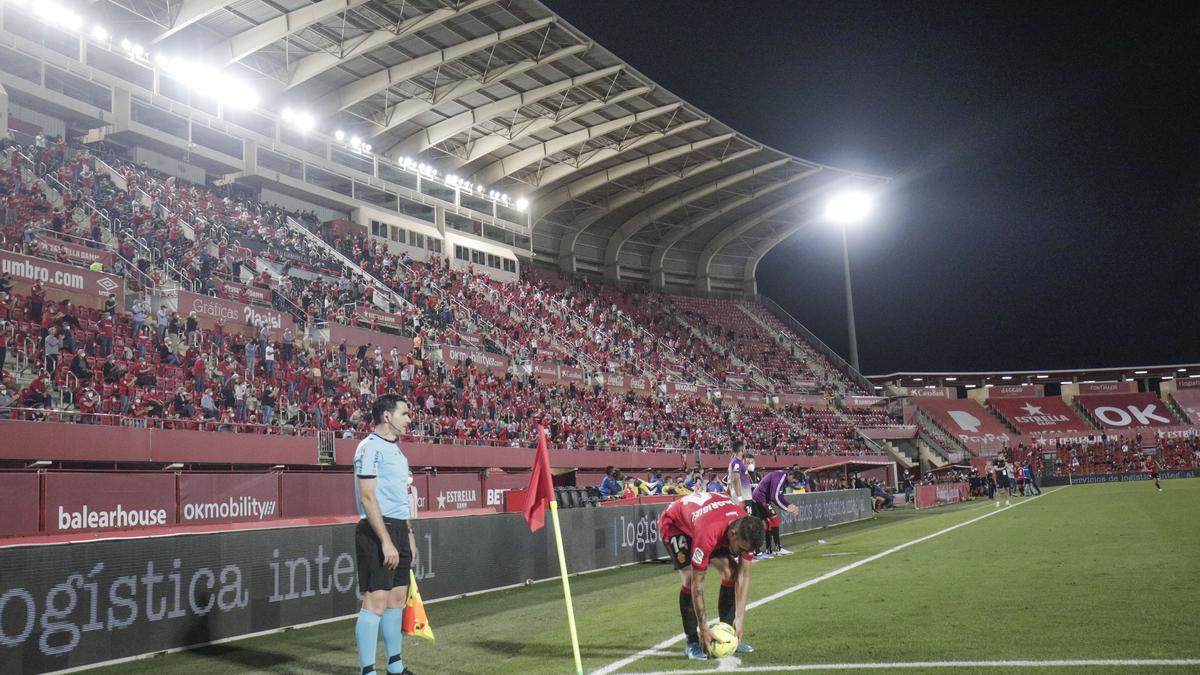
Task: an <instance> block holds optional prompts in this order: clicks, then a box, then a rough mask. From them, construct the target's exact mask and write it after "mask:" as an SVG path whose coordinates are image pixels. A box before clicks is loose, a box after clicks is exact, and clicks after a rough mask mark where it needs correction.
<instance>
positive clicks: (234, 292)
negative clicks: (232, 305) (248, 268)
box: [221, 281, 271, 305]
mask: <svg viewBox="0 0 1200 675" xmlns="http://www.w3.org/2000/svg"><path fill="white" fill-rule="evenodd" d="M221 290H223V291H225V293H226V294H227V295H229V297H230V298H232V299H234V300H236V299H238V298H240V297H242V291H245V292H246V297H247V298H249V299H250V300H252V301H254V302H257V303H260V304H263V305H270V304H271V291H269V290H267V289H265V288H259V287H258V286H246V285H244V284H235V283H233V282H232V281H222V282H221Z"/></svg>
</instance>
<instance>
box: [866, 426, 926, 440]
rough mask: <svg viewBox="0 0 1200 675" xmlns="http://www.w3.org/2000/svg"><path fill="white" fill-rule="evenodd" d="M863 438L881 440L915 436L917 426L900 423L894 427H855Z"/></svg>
mask: <svg viewBox="0 0 1200 675" xmlns="http://www.w3.org/2000/svg"><path fill="white" fill-rule="evenodd" d="M856 431H858V433H859V434H861V435H862V436H863V438H870V439H874V440H883V439H888V438H916V437H917V427H916V426H914V425H911V424H900V425H896V426H894V427H868V428H866V429H856Z"/></svg>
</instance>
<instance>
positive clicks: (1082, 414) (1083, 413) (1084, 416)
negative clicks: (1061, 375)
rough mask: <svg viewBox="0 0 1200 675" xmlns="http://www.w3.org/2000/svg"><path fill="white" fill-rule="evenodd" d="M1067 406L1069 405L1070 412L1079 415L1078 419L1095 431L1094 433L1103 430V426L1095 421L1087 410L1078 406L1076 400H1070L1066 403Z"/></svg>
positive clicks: (1077, 400)
mask: <svg viewBox="0 0 1200 675" xmlns="http://www.w3.org/2000/svg"><path fill="white" fill-rule="evenodd" d="M1067 405H1069V406H1070V407H1071V410H1074V411H1075V414H1076V415H1079V419H1081V420H1083V421H1084V422H1086V423H1087V425H1088V427H1089V428H1091V429H1095V430H1096V431H1100V430H1102V429H1104V427H1103V425H1101V424H1100V422H1099V420H1097V419H1096V418H1095V417H1092V414H1091V413H1090V412H1088V409H1087V408H1085V407H1083V406H1081V405H1079V399H1078V398H1072V399H1071V402H1070V403H1068V404H1067Z"/></svg>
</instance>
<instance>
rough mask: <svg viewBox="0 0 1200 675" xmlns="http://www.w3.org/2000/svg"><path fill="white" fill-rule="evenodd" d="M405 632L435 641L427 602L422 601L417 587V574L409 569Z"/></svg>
mask: <svg viewBox="0 0 1200 675" xmlns="http://www.w3.org/2000/svg"><path fill="white" fill-rule="evenodd" d="M403 628H404V634H405V635H416V636H418V637H423V638H425V639H426V640H429V641H431V642H432V641H433V629H432V628H430V627H429V619H427V618H426V617H425V604H424V603H423V602H421V591H420V589H418V588H417V575H416V573H414V572H413V571H412V570H411V569H410V570H409V571H408V602H407V603H406V604H405V605H404V623H403Z"/></svg>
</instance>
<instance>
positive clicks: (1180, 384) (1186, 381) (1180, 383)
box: [1175, 376, 1200, 389]
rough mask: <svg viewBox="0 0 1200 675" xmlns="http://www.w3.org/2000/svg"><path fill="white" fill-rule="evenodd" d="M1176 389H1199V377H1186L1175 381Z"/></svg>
mask: <svg viewBox="0 0 1200 675" xmlns="http://www.w3.org/2000/svg"><path fill="white" fill-rule="evenodd" d="M1175 388H1176V389H1200V377H1191V376H1189V377H1187V378H1176V379H1175Z"/></svg>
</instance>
